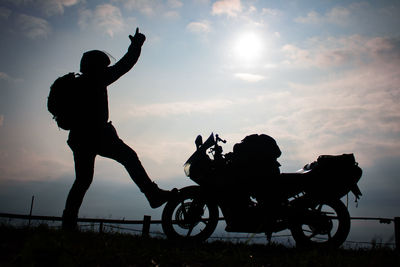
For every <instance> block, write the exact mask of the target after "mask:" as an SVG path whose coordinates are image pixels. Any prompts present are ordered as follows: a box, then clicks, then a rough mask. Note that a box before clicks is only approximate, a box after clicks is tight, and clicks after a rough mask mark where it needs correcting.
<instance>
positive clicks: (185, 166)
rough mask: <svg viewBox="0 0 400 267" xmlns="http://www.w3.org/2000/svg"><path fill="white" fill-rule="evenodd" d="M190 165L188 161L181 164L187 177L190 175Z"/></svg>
mask: <svg viewBox="0 0 400 267" xmlns="http://www.w3.org/2000/svg"><path fill="white" fill-rule="evenodd" d="M190 166H191V164H190V163H186V164H185V165H184V166H183V170H184V171H185V174H186V176H187V177H189V176H190Z"/></svg>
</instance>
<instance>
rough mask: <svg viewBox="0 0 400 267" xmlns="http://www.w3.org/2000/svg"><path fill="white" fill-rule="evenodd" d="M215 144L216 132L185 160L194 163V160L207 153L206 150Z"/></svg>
mask: <svg viewBox="0 0 400 267" xmlns="http://www.w3.org/2000/svg"><path fill="white" fill-rule="evenodd" d="M214 144H215V139H214V133H211V135H210V136H209V137H208V138H207V140H206V141H205V142H204V143H203V144H202V145H201V146H200V147H199V148H198V149H197V150H196V151H195V152H194V153H193V154H192V155H191V156H190V158H189V159H188V160H187V161H186V162H185V164H187V163H192V162H193V161H195V160H197V159H198V158H199V156H200V155H202V154H204V153H206V150H207V149H209V148H210V147H212V146H213V145H214Z"/></svg>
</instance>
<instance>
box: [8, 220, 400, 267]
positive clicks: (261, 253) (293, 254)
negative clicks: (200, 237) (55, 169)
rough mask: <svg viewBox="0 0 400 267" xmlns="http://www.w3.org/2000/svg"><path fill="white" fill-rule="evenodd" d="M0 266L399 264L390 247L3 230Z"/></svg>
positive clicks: (42, 229)
mask: <svg viewBox="0 0 400 267" xmlns="http://www.w3.org/2000/svg"><path fill="white" fill-rule="evenodd" d="M0 266H160V267H162V266H265V267H266V266H270V267H273V266H296V267H302V266H307V267H308V266H335V267H337V266H352V267H357V266H363V267H366V266H399V267H400V253H399V252H398V251H394V250H392V249H388V248H375V249H351V250H345V249H337V250H323V251H321V250H316V249H313V250H300V249H296V248H288V247H285V246H283V245H277V244H271V245H256V244H253V245H246V244H243V243H230V242H222V241H215V242H210V243H204V244H193V243H180V242H172V241H169V240H165V239H156V238H143V237H141V236H134V235H129V234H123V233H102V234H100V233H97V232H91V231H87V232H73V233H70V232H64V231H61V230H56V229H50V228H48V227H47V226H46V225H41V226H39V227H37V228H27V227H25V228H15V227H12V226H4V225H3V226H0Z"/></svg>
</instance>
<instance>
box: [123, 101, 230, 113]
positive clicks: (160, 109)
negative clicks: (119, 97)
mask: <svg viewBox="0 0 400 267" xmlns="http://www.w3.org/2000/svg"><path fill="white" fill-rule="evenodd" d="M233 104H234V103H233V102H232V101H231V100H226V99H216V100H209V101H203V102H172V103H160V104H150V105H144V106H135V107H133V109H131V110H130V112H129V114H130V115H131V116H133V117H143V116H161V117H165V116H169V115H180V114H190V113H195V112H206V113H210V112H214V111H216V110H219V109H224V108H226V107H229V106H232V105H233Z"/></svg>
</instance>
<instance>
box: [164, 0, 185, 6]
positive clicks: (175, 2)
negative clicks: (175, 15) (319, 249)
mask: <svg viewBox="0 0 400 267" xmlns="http://www.w3.org/2000/svg"><path fill="white" fill-rule="evenodd" d="M167 5H168V6H169V7H171V8H180V7H182V6H183V3H182V1H179V0H168V1H167Z"/></svg>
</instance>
